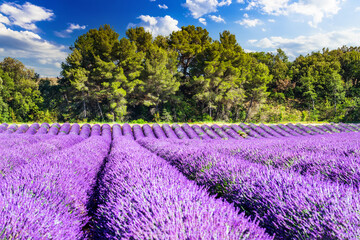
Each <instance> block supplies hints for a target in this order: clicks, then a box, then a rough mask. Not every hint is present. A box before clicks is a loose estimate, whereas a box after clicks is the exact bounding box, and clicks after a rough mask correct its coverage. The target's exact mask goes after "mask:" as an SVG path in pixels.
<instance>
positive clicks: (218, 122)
mask: <svg viewBox="0 0 360 240" xmlns="http://www.w3.org/2000/svg"><path fill="white" fill-rule="evenodd" d="M33 123H34V122H15V124H17V125H22V124H28V125H31V124H33ZM48 123H49V124H50V126H51V125H52V124H53V123H54V122H48ZM57 123H59V124H63V123H60V122H57ZM73 123H78V124H79V125H80V126H82V125H84V124H86V123H88V124H90V125H95V124H100V125H102V124H109V125H110V126H113V125H114V124H120V125H123V124H125V123H128V124H129V125H130V126H133V125H140V126H143V125H145V124H149V125H150V126H152V125H153V124H155V123H158V124H160V125H161V124H169V125H171V124H174V123H176V124H178V125H182V124H185V123H187V124H189V125H195V124H198V125H202V124H207V125H212V124H217V125H231V124H239V123H245V124H248V123H254V124H260V123H264V124H287V123H293V124H296V123H301V124H314V125H316V124H327V123H329V122H311V121H304V122H301V121H300V122H268V123H265V122H258V123H257V122H225V121H199V122H142V123H136V122H131V121H130V122H96V121H91V122H71V124H73ZM7 124H9V125H11V124H14V123H7ZM39 124H40V125H41V123H39Z"/></svg>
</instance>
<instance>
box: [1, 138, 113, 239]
mask: <svg viewBox="0 0 360 240" xmlns="http://www.w3.org/2000/svg"><path fill="white" fill-rule="evenodd" d="M72 137H73V138H74V137H78V138H79V136H72ZM57 138H63V137H61V136H59V137H57ZM109 147H110V142H107V141H105V140H104V138H103V137H100V136H94V137H90V138H88V139H87V140H84V141H83V142H81V143H79V144H78V145H74V146H73V147H70V148H67V149H65V150H63V151H58V152H56V153H54V154H51V155H48V156H46V155H45V156H44V155H43V156H39V157H37V158H35V159H33V160H32V161H31V162H30V163H29V164H28V165H26V166H25V167H20V168H17V169H16V170H14V171H13V172H12V174H10V175H8V176H6V177H5V179H4V180H3V181H0V226H1V231H0V238H1V239H83V238H84V237H86V234H85V233H86V232H84V231H83V227H84V225H85V224H86V223H87V222H88V220H89V218H88V216H87V207H86V206H87V205H88V203H89V199H90V196H91V194H92V189H93V186H94V185H95V183H96V178H97V173H98V171H99V170H100V168H101V166H102V164H103V162H104V158H105V157H106V156H107V153H108V151H109Z"/></svg>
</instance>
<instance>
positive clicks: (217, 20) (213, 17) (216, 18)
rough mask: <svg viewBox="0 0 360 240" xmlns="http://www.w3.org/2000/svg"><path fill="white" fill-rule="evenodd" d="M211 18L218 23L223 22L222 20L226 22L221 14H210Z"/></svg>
mask: <svg viewBox="0 0 360 240" xmlns="http://www.w3.org/2000/svg"><path fill="white" fill-rule="evenodd" d="M209 18H210V19H211V20H213V21H214V22H217V23H221V22H223V23H225V20H224V19H223V18H222V17H221V16H220V15H219V16H215V15H209Z"/></svg>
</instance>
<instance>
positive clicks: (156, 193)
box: [93, 138, 271, 239]
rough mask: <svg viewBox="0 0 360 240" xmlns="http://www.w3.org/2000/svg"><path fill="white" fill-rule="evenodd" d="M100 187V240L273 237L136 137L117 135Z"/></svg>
mask: <svg viewBox="0 0 360 240" xmlns="http://www.w3.org/2000/svg"><path fill="white" fill-rule="evenodd" d="M143 139H147V140H148V141H154V139H149V138H142V139H141V140H140V141H142V140H143ZM166 141H167V140H166ZM100 189H101V190H100V192H101V193H100V194H99V196H100V197H101V198H100V199H99V202H100V205H99V206H98V211H97V213H96V221H95V223H94V225H95V227H94V229H93V230H94V234H93V236H94V238H95V239H271V237H269V236H268V235H267V234H265V232H264V230H263V229H261V228H259V227H258V226H257V223H255V222H253V221H251V220H249V219H248V218H247V217H245V216H244V214H240V215H238V214H237V211H236V210H235V209H234V207H233V206H232V205H231V204H228V203H226V202H223V201H221V200H216V199H214V198H213V197H209V196H208V195H207V193H206V191H204V190H203V189H202V188H200V187H198V186H197V185H196V184H194V183H193V182H191V181H189V180H188V179H186V177H184V176H183V175H182V174H181V173H179V172H178V171H177V170H176V169H175V168H174V167H172V166H170V165H169V164H168V163H167V162H166V161H165V160H163V159H161V158H159V157H156V156H155V155H154V154H152V153H150V152H149V151H147V150H145V149H144V148H142V147H141V146H139V145H138V144H137V143H136V142H134V141H129V140H126V139H121V138H118V139H115V140H114V142H113V147H112V149H111V154H110V156H109V158H108V162H107V164H106V166H105V170H104V179H103V180H102V184H101V185H100Z"/></svg>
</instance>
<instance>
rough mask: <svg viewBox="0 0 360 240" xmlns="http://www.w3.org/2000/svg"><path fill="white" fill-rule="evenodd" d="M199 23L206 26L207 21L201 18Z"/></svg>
mask: <svg viewBox="0 0 360 240" xmlns="http://www.w3.org/2000/svg"><path fill="white" fill-rule="evenodd" d="M199 22H200V23H202V24H204V25H205V26H206V19H205V18H199Z"/></svg>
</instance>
